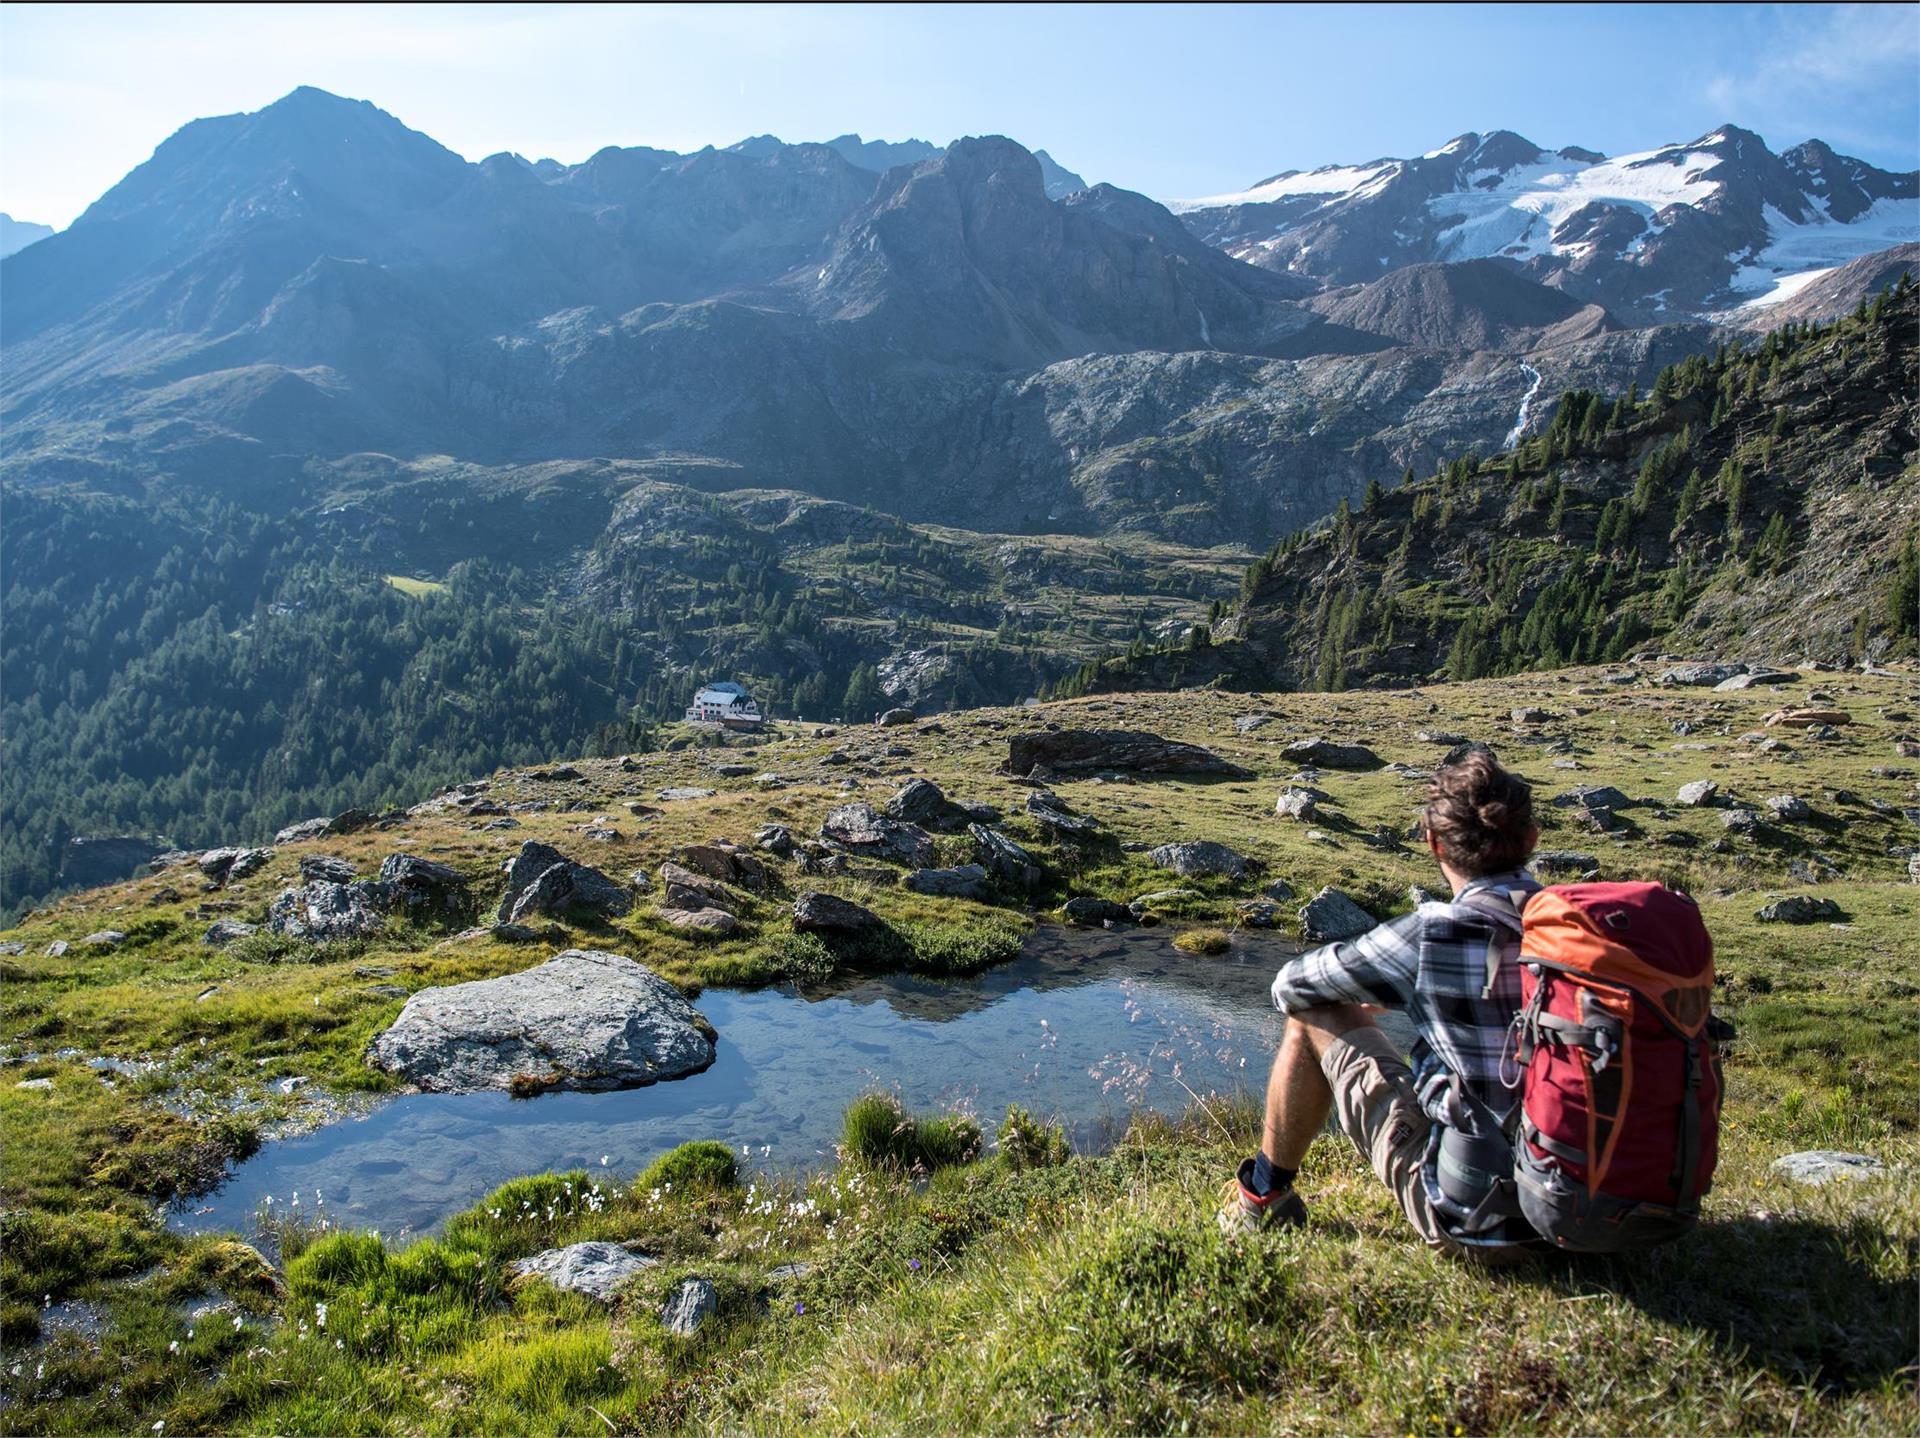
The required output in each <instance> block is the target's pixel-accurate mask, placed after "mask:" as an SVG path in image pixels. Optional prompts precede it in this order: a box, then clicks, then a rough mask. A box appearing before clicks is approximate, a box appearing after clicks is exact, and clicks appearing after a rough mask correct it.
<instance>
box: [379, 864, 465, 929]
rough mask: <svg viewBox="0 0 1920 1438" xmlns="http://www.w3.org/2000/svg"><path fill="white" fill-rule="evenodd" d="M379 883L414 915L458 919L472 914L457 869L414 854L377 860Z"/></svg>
mask: <svg viewBox="0 0 1920 1438" xmlns="http://www.w3.org/2000/svg"><path fill="white" fill-rule="evenodd" d="M380 882H381V883H383V884H385V885H387V886H388V887H389V888H390V889H391V890H392V892H393V895H394V899H395V901H396V902H397V903H399V904H400V905H401V906H402V907H403V908H405V909H406V910H407V911H408V912H409V913H410V914H412V915H413V916H414V917H415V918H425V917H432V918H440V919H454V918H462V917H465V916H466V915H468V914H470V913H472V911H473V899H472V897H471V896H470V895H469V894H468V892H467V881H466V880H465V879H464V878H462V877H461V875H460V871H459V870H457V869H452V868H449V867H448V866H447V865H445V864H441V863H436V862H435V861H434V860H432V859H423V858H421V857H420V856H419V855H418V854H389V855H387V857H386V858H385V859H383V860H381V862H380Z"/></svg>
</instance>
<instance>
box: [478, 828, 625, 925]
mask: <svg viewBox="0 0 1920 1438" xmlns="http://www.w3.org/2000/svg"><path fill="white" fill-rule="evenodd" d="M632 909H633V895H632V894H630V893H629V892H628V891H627V889H626V887H625V886H624V885H622V884H620V883H619V882H617V881H616V880H614V879H611V878H609V877H608V876H607V875H605V874H603V873H601V872H600V870H598V869H596V868H593V867H592V866H591V865H588V864H576V863H575V862H574V861H573V860H571V859H569V858H568V857H567V856H566V855H565V854H563V853H561V852H560V851H559V850H558V849H556V848H554V847H553V846H552V845H551V844H542V843H540V842H539V841H538V840H535V839H529V840H527V841H526V843H524V844H522V845H521V846H520V852H519V853H517V854H515V855H514V856H513V858H512V860H511V861H510V862H509V863H508V865H507V891H506V893H505V894H504V895H502V896H501V899H500V912H499V919H500V922H501V923H519V922H521V921H522V920H523V919H526V918H529V917H531V916H533V915H536V914H556V915H557V914H563V913H565V912H567V911H569V910H572V911H575V912H581V913H587V914H592V915H596V916H600V917H618V916H620V915H622V914H626V913H630V912H631V911H632Z"/></svg>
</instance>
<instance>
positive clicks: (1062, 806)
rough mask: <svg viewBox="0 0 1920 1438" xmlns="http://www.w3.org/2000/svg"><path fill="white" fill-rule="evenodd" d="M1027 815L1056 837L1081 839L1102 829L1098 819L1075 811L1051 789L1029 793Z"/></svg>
mask: <svg viewBox="0 0 1920 1438" xmlns="http://www.w3.org/2000/svg"><path fill="white" fill-rule="evenodd" d="M1027 816H1028V817H1029V818H1031V819H1032V820H1033V822H1034V823H1036V824H1038V825H1039V826H1040V827H1041V828H1043V829H1045V830H1046V831H1047V832H1048V833H1050V834H1052V835H1054V836H1055V837H1056V838H1064V839H1079V838H1085V837H1086V836H1087V835H1089V834H1097V833H1099V831H1100V821H1099V820H1098V819H1096V818H1094V817H1093V815H1091V814H1076V813H1074V811H1073V810H1072V809H1070V808H1069V807H1068V806H1067V802H1066V800H1064V799H1062V798H1061V797H1060V796H1059V795H1058V794H1056V793H1054V792H1053V790H1051V789H1036V790H1034V791H1033V792H1032V793H1030V794H1028V795H1027Z"/></svg>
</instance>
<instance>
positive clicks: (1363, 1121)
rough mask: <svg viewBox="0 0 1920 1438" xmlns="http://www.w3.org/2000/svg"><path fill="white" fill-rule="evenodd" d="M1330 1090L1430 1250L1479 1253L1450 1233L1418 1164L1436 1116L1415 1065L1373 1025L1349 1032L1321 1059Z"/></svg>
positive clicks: (1347, 1126)
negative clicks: (1424, 1098)
mask: <svg viewBox="0 0 1920 1438" xmlns="http://www.w3.org/2000/svg"><path fill="white" fill-rule="evenodd" d="M1320 1069H1321V1072H1323V1073H1325V1074H1326V1076H1327V1083H1328V1084H1329V1085H1330V1086H1331V1087H1332V1089H1333V1116H1334V1122H1336V1123H1338V1124H1339V1125H1340V1131H1341V1132H1342V1133H1344V1134H1346V1136H1347V1137H1348V1138H1350V1139H1352V1140H1353V1145H1354V1147H1355V1148H1357V1149H1359V1150H1360V1156H1361V1157H1362V1158H1364V1159H1366V1161H1367V1162H1368V1163H1370V1164H1371V1165H1373V1171H1374V1172H1375V1173H1377V1174H1378V1175H1380V1181H1381V1182H1382V1183H1384V1184H1385V1185H1386V1186H1387V1189H1388V1191H1389V1192H1391V1193H1392V1194H1393V1197H1394V1200H1395V1201H1396V1202H1397V1203H1399V1205H1400V1211H1401V1212H1402V1213H1404V1214H1405V1215H1406V1216H1407V1221H1408V1222H1409V1223H1411V1224H1412V1225H1413V1226H1414V1229H1415V1230H1416V1231H1417V1232H1418V1233H1419V1235H1420V1237H1421V1238H1422V1239H1424V1240H1425V1241H1426V1244H1427V1247H1429V1248H1432V1249H1434V1250H1436V1251H1438V1252H1441V1253H1447V1254H1452V1255H1455V1256H1472V1257H1476V1258H1477V1257H1479V1256H1480V1255H1479V1254H1478V1253H1474V1252H1472V1251H1471V1250H1469V1249H1467V1248H1466V1247H1464V1246H1463V1245H1461V1244H1458V1243H1456V1242H1454V1241H1453V1239H1451V1238H1449V1237H1448V1236H1447V1234H1446V1232H1445V1230H1444V1229H1443V1228H1442V1227H1441V1225H1440V1215H1439V1214H1437V1213H1436V1212H1435V1211H1434V1208H1433V1204H1432V1202H1431V1201H1430V1200H1429V1199H1428V1198H1427V1187H1426V1183H1425V1181H1424V1179H1423V1178H1422V1176H1421V1166H1422V1164H1423V1163H1424V1162H1425V1160H1426V1156H1427V1135H1428V1133H1429V1132H1430V1131H1431V1130H1432V1127H1433V1120H1432V1119H1430V1118H1428V1117H1427V1115H1426V1114H1425V1112H1423V1111H1422V1109H1421V1107H1420V1100H1419V1097H1418V1095H1416V1094H1415V1092H1414V1088H1413V1070H1412V1069H1411V1068H1409V1067H1407V1061H1406V1059H1405V1058H1403V1057H1402V1056H1401V1054H1400V1051H1399V1049H1398V1048H1396V1047H1395V1045H1394V1042H1393V1040H1392V1039H1390V1038H1388V1037H1387V1036H1386V1034H1384V1033H1383V1032H1381V1030H1380V1029H1378V1028H1377V1027H1375V1026H1374V1025H1372V1024H1367V1025H1365V1026H1363V1027H1361V1028H1357V1029H1349V1030H1348V1031H1347V1032H1346V1033H1344V1034H1342V1035H1340V1037H1339V1038H1337V1039H1335V1040H1334V1041H1333V1042H1332V1043H1331V1044H1329V1045H1327V1049H1326V1052H1325V1053H1323V1054H1322V1055H1321V1056H1320Z"/></svg>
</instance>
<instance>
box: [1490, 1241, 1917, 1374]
mask: <svg viewBox="0 0 1920 1438" xmlns="http://www.w3.org/2000/svg"><path fill="white" fill-rule="evenodd" d="M1904 1241H1905V1240H1902V1239H1901V1238H1900V1237H1899V1236H1897V1235H1894V1234H1890V1233H1889V1232H1887V1231H1886V1230H1885V1229H1883V1228H1881V1227H1879V1226H1877V1225H1875V1224H1874V1223H1872V1222H1871V1221H1869V1220H1868V1219H1867V1218H1866V1217H1864V1216H1856V1217H1854V1218H1852V1219H1850V1220H1847V1221H1845V1222H1844V1223H1841V1224H1838V1225H1836V1224H1827V1223H1817V1222H1814V1221H1812V1220H1809V1219H1804V1218H1780V1219H1775V1218H1769V1217H1765V1216H1756V1217H1744V1218H1735V1219H1729V1220H1724V1221H1717V1222H1713V1223H1704V1224H1702V1225H1701V1227H1700V1228H1699V1229H1698V1230H1697V1231H1696V1232H1695V1233H1694V1234H1692V1235H1691V1236H1690V1237H1688V1238H1687V1239H1686V1240H1684V1241H1683V1242H1680V1243H1677V1244H1674V1245H1672V1246H1670V1247H1667V1248H1658V1249H1652V1250H1649V1251H1647V1252H1644V1253H1637V1254H1631V1255H1624V1256H1619V1257H1605V1258H1602V1257H1570V1258H1566V1259H1560V1260H1554V1259H1549V1260H1546V1261H1544V1262H1543V1263H1541V1264H1539V1265H1537V1266H1534V1267H1531V1268H1528V1269H1522V1270H1517V1275H1518V1274H1528V1275H1530V1276H1531V1277H1532V1279H1533V1280H1534V1281H1535V1282H1541V1283H1546V1282H1555V1283H1558V1284H1561V1285H1565V1286H1569V1287H1573V1288H1576V1289H1580V1290H1583V1291H1586V1292H1606V1293H1613V1294H1615V1295H1617V1296H1619V1297H1620V1298H1623V1299H1625V1300H1626V1301H1627V1302H1629V1303H1631V1304H1633V1305H1634V1307H1636V1308H1638V1309H1639V1310H1640V1311H1641V1312H1643V1313H1645V1314H1646V1315H1647V1316H1648V1317H1650V1318H1653V1319H1655V1320H1657V1321H1659V1322H1662V1323H1669V1324H1672V1325H1674V1326H1676V1327H1682V1328H1691V1329H1694V1330H1696V1331H1700V1332H1704V1333H1707V1334H1710V1335H1711V1336H1712V1337H1713V1338H1714V1339H1715V1341H1716V1342H1718V1343H1719V1344H1720V1345H1721V1346H1722V1347H1723V1348H1724V1349H1725V1350H1726V1351H1727V1352H1728V1354H1729V1355H1730V1356H1733V1357H1736V1358H1740V1359H1742V1360H1743V1361H1744V1362H1746V1363H1748V1364H1751V1365H1754V1366H1757V1367H1761V1368H1765V1369H1767V1370H1769V1371H1771V1372H1774V1373H1776V1374H1779V1375H1782V1376H1785V1377H1789V1378H1793V1379H1797V1380H1799V1381H1802V1382H1806V1383H1811V1384H1813V1385H1815V1386H1816V1387H1818V1388H1820V1389H1822V1390H1825V1391H1829V1392H1836V1393H1842V1394H1846V1393H1855V1392H1859V1391H1861V1390H1863V1389H1871V1388H1875V1387H1878V1386H1879V1385H1881V1384H1882V1383H1884V1382H1886V1381H1887V1380H1888V1379H1890V1378H1892V1377H1894V1376H1895V1375H1897V1374H1899V1373H1902V1372H1906V1371H1912V1370H1913V1368H1914V1366H1915V1358H1914V1355H1915V1353H1916V1352H1917V1351H1920V1322H1916V1307H1915V1304H1914V1290H1913V1284H1912V1283H1911V1281H1906V1280H1901V1281H1895V1280H1893V1279H1889V1278H1887V1277H1885V1276H1883V1274H1882V1272H1880V1271H1877V1270H1876V1267H1875V1266H1874V1264H1873V1263H1872V1262H1871V1261H1870V1255H1872V1254H1873V1253H1874V1252H1875V1251H1876V1250H1878V1249H1885V1248H1887V1247H1889V1246H1899V1245H1901V1244H1902V1243H1903V1242H1904Z"/></svg>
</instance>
